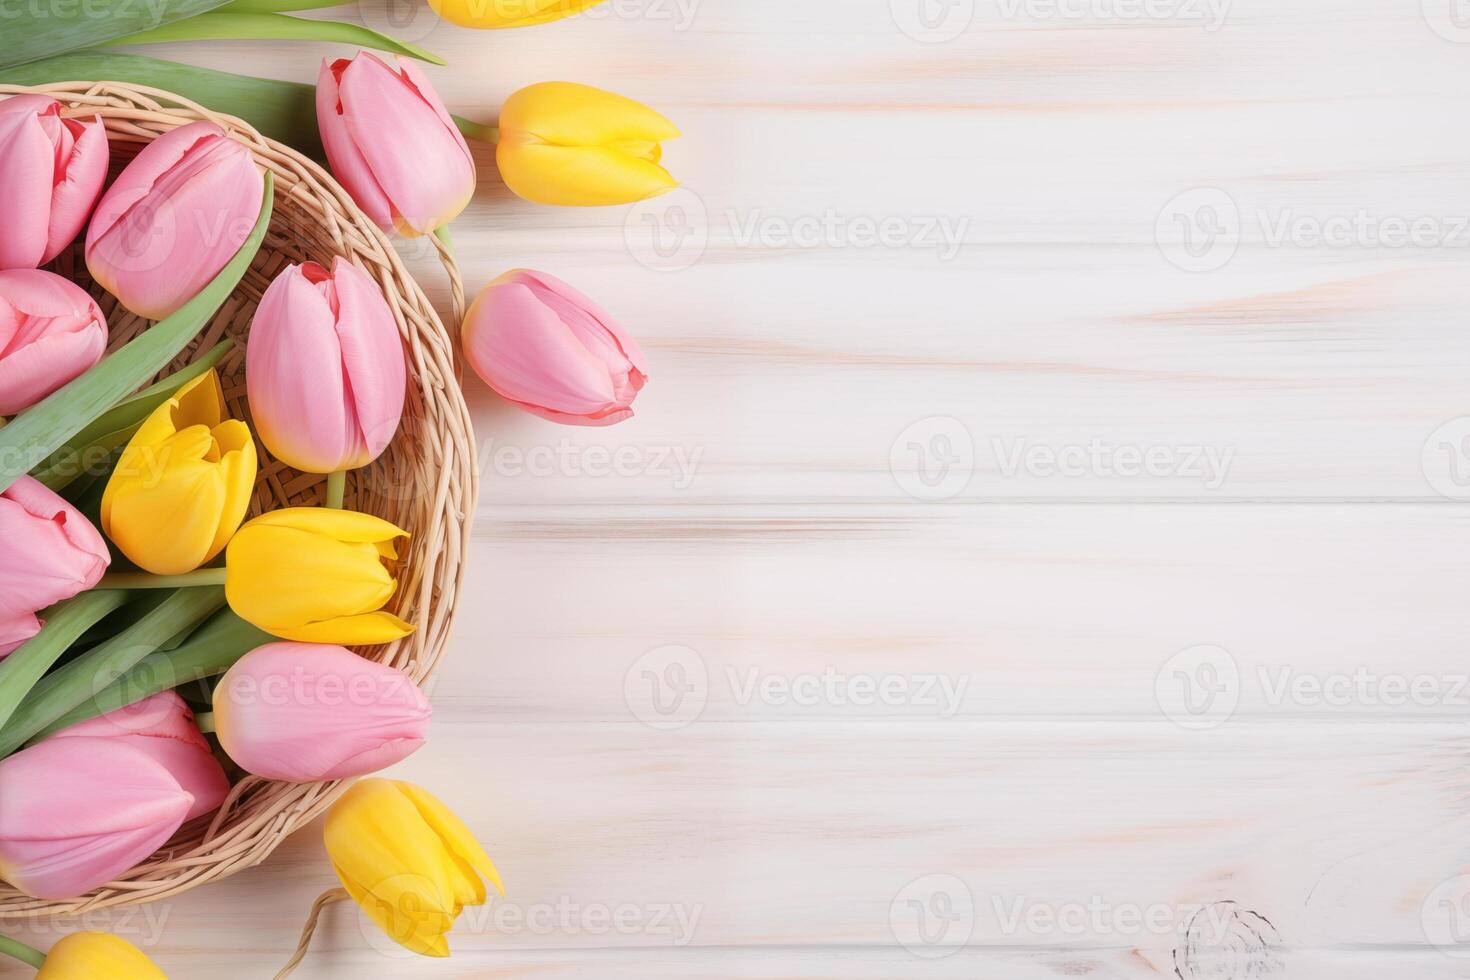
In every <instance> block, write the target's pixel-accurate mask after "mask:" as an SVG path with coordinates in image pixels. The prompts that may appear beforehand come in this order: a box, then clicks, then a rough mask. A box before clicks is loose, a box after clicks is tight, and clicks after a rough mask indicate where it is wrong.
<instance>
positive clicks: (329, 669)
mask: <svg viewBox="0 0 1470 980" xmlns="http://www.w3.org/2000/svg"><path fill="white" fill-rule="evenodd" d="M431 714H433V709H432V708H431V707H430V706H429V699H428V698H427V697H425V696H424V692H423V691H420V690H419V689H418V686H417V685H416V684H414V682H413V679H412V678H410V677H409V676H408V675H407V674H405V673H403V672H402V671H399V670H394V669H393V668H392V667H387V666H385V665H383V664H380V663H376V662H374V661H372V660H367V659H365V658H363V657H359V656H358V655H357V654H355V653H353V652H352V651H350V650H348V649H347V648H346V647H339V646H333V645H329V644H317V643H268V644H266V645H265V646H263V647H258V648H256V649H255V650H252V651H251V652H250V653H247V654H246V655H245V656H244V657H242V658H240V660H239V661H237V662H236V663H235V665H234V666H233V667H231V668H230V670H229V672H228V673H227V674H225V676H224V678H223V679H222V680H221V681H220V683H219V686H218V687H216V688H215V690H214V719H215V732H216V734H217V735H218V736H219V744H220V746H221V747H222V748H223V749H224V750H225V751H226V752H227V753H229V756H230V758H231V759H234V760H235V762H236V763H237V764H238V765H239V766H240V768H242V769H244V770H245V771H246V772H250V773H254V774H255V775H257V776H264V777H265V778H267V779H282V780H285V781H287V782H292V783H310V782H316V781H317V780H320V779H348V778H350V777H352V776H362V775H366V774H367V773H370V772H377V771H378V770H379V769H383V768H386V767H387V766H391V765H393V763H395V762H398V761H399V760H401V759H404V758H407V757H408V756H409V755H410V754H412V753H413V752H414V751H415V750H416V749H417V748H418V747H419V746H420V745H422V744H423V743H424V737H425V734H426V732H427V730H428V727H429V716H430V715H431Z"/></svg>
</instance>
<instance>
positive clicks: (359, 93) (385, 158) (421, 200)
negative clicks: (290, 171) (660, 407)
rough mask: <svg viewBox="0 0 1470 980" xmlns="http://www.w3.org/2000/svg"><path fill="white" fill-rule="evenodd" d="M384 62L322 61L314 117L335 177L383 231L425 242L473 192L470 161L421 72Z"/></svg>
mask: <svg viewBox="0 0 1470 980" xmlns="http://www.w3.org/2000/svg"><path fill="white" fill-rule="evenodd" d="M395 61H396V62H397V64H398V69H397V70H396V71H395V70H394V69H393V68H391V67H389V65H388V64H387V63H385V62H384V61H383V60H382V59H381V58H379V57H377V56H376V55H372V54H368V53H367V52H365V51H363V52H358V54H357V56H356V57H354V58H339V59H337V60H336V61H323V62H322V70H321V72H320V74H319V75H318V77H317V86H316V118H317V126H318V127H319V128H320V129H321V133H322V145H323V146H324V147H325V148H326V151H327V161H328V162H329V163H330V164H331V166H332V175H333V176H335V177H336V178H337V180H338V182H339V183H341V184H342V186H343V187H345V188H347V192H348V193H349V194H351V195H352V199H353V200H354V201H356V202H357V206H358V207H360V208H362V210H363V212H364V213H365V214H367V216H368V217H370V218H372V219H373V221H375V222H377V224H378V226H379V227H380V228H382V229H383V230H385V231H391V230H393V229H395V228H396V229H397V230H398V232H399V234H402V235H408V236H414V235H427V234H429V233H431V232H433V231H434V230H436V229H438V228H439V227H441V226H442V225H445V224H448V223H449V222H450V221H451V220H453V218H454V217H455V216H456V215H458V214H459V213H460V212H461V211H463V210H464V209H465V205H467V204H469V203H470V197H471V196H472V195H473V194H474V193H475V161H474V158H473V157H472V156H470V148H469V146H468V144H466V143H465V141H464V136H462V135H461V134H460V131H459V127H458V126H456V125H455V124H454V120H453V119H452V118H450V115H449V110H447V109H445V108H444V103H443V102H441V101H440V100H439V96H438V95H436V94H435V92H434V87H433V86H432V85H430V84H429V79H428V77H427V76H426V75H424V73H423V72H422V71H420V70H419V68H418V66H417V65H415V64H414V63H413V62H411V61H399V60H397V59H395Z"/></svg>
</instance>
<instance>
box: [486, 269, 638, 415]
mask: <svg viewBox="0 0 1470 980" xmlns="http://www.w3.org/2000/svg"><path fill="white" fill-rule="evenodd" d="M462 336H463V339H464V353H465V358H466V359H467V360H468V361H469V362H470V366H471V367H473V368H474V369H475V373H476V374H478V375H479V376H480V377H481V378H482V379H484V381H485V383H486V384H488V385H489V386H490V387H491V388H494V389H495V390H496V391H497V392H499V393H500V394H501V395H502V396H504V397H506V398H508V399H510V400H511V401H512V402H515V404H516V405H518V406H519V407H521V408H523V409H525V410H526V411H528V412H530V413H532V414H534V415H539V416H541V417H542V418H546V419H550V420H551V421H553V422H564V423H566V424H567V425H613V424H614V423H617V422H621V421H623V420H624V419H628V418H632V417H633V407H632V406H633V399H634V398H635V397H637V395H638V392H639V390H640V389H642V387H643V385H644V383H645V382H647V381H648V369H647V365H646V364H645V362H644V359H643V351H642V350H640V349H639V347H638V342H637V341H635V340H634V339H633V338H632V337H630V336H628V334H627V333H626V332H625V331H624V330H623V328H622V327H620V326H618V324H617V322H616V321H615V320H613V318H612V317H610V316H608V315H607V314H606V313H605V312H603V310H602V308H601V307H600V306H598V305H597V304H596V303H594V302H592V300H590V299H588V298H587V297H586V296H583V295H582V294H581V293H579V292H577V290H575V289H573V288H572V287H571V286H568V285H567V284H566V283H564V282H562V281H561V280H560V279H558V278H556V277H555V276H549V275H547V274H546V273H544V272H531V271H529V270H527V269H513V270H511V271H510V272H507V273H506V274H505V275H503V276H501V277H500V278H499V279H497V280H495V281H494V282H492V283H491V284H490V285H488V286H486V287H485V289H484V290H483V291H482V292H481V293H480V295H479V296H478V297H477V298H476V299H475V302H474V305H472V306H471V307H470V311H469V313H467V314H465V320H464V330H463V334H462Z"/></svg>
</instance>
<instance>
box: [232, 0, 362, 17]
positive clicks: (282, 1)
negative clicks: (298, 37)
mask: <svg viewBox="0 0 1470 980" xmlns="http://www.w3.org/2000/svg"><path fill="white" fill-rule="evenodd" d="M350 2H351V0H230V2H229V3H226V4H225V5H224V6H223V7H220V8H219V9H220V11H221V12H223V11H229V12H230V13H232V14H284V13H289V12H291V11H293V10H322V9H324V8H326V7H341V6H344V5H345V4H348V3H350Z"/></svg>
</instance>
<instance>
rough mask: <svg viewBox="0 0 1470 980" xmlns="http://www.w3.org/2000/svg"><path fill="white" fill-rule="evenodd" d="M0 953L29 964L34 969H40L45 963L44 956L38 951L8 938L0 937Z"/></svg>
mask: <svg viewBox="0 0 1470 980" xmlns="http://www.w3.org/2000/svg"><path fill="white" fill-rule="evenodd" d="M0 953H4V954H5V955H6V956H13V957H15V958H16V959H18V960H20V961H21V962H22V963H29V964H30V965H31V966H33V967H35V968H36V969H38V970H39V969H40V968H41V967H42V966H43V965H44V964H45V962H46V954H45V953H43V952H41V951H40V950H39V949H32V948H31V947H29V946H27V945H26V944H25V943H23V942H20V941H19V940H17V939H11V938H9V937H8V936H0Z"/></svg>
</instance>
